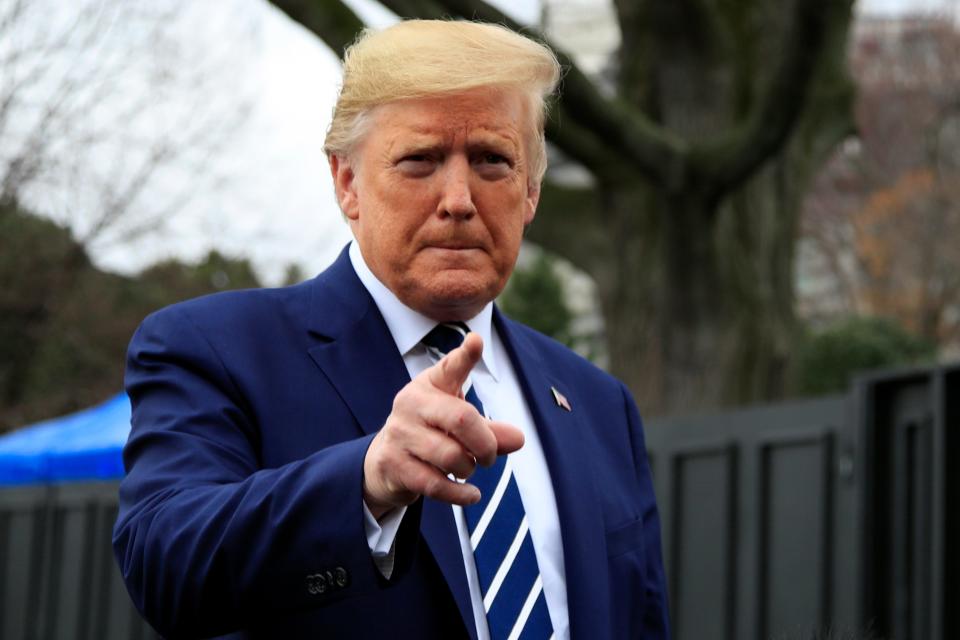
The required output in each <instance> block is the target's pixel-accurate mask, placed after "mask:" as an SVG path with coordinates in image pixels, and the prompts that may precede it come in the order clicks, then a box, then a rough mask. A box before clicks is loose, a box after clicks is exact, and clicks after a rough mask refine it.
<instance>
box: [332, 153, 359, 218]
mask: <svg viewBox="0 0 960 640" xmlns="http://www.w3.org/2000/svg"><path fill="white" fill-rule="evenodd" d="M329 160H330V174H331V175H332V176H333V188H334V190H335V191H336V194H337V202H338V203H339V204H340V210H341V211H343V215H345V216H346V217H347V219H348V220H351V221H355V220H357V219H358V218H359V217H360V204H359V201H358V199H357V182H356V177H357V176H356V173H355V172H354V170H353V167H352V166H351V164H350V161H349V160H348V159H346V158H341V157H340V156H337V155H331V156H330V158H329Z"/></svg>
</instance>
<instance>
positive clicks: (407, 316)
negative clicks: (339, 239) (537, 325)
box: [349, 242, 499, 380]
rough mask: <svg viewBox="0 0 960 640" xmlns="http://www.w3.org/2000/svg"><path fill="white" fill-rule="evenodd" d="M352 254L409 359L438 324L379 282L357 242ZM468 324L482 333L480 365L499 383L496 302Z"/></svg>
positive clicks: (490, 304) (404, 354) (392, 331)
mask: <svg viewBox="0 0 960 640" xmlns="http://www.w3.org/2000/svg"><path fill="white" fill-rule="evenodd" d="M349 255H350V263H351V264H352V265H353V270H354V271H356V272H357V277H359V278H360V282H362V283H363V286H364V287H365V288H366V289H367V291H368V292H369V293H370V296H371V297H372V298H373V301H374V302H375V303H376V305H377V308H378V309H380V314H381V315H382V316H383V319H384V320H385V321H386V323H387V328H388V329H389V330H390V335H391V336H393V341H394V342H395V343H396V345H397V350H398V351H399V352H400V355H401V356H406V355H407V354H408V353H409V352H410V351H411V350H413V349H415V348H417V347H418V346H419V345H420V341H421V340H422V339H423V337H424V336H425V335H427V334H428V333H430V331H431V330H432V329H433V328H434V327H435V326H437V321H436V320H432V319H430V318H428V317H427V316H425V315H423V314H422V313H420V312H418V311H415V310H413V309H411V308H410V307H408V306H407V305H405V304H403V303H402V302H401V301H400V299H399V298H397V296H396V295H395V294H394V293H393V291H391V290H390V289H388V288H387V286H386V285H384V284H383V283H382V282H380V280H379V279H378V278H377V277H376V276H375V275H373V272H372V271H370V267H368V266H367V263H366V261H365V260H364V259H363V254H362V253H360V246H359V245H358V244H357V243H356V242H351V243H350V250H349ZM465 322H466V324H467V326H468V327H469V328H470V331H473V332H475V333H477V334H479V335H480V337H481V338H482V339H483V356H482V357H481V360H480V362H481V364H482V365H483V366H484V367H486V369H487V371H488V372H489V373H490V375H491V376H492V377H493V379H494V380H499V376H498V374H497V363H496V358H495V357H494V354H493V303H492V302H488V303H487V304H486V305H485V306H484V307H483V309H482V310H481V311H480V313H478V314H477V315H475V316H474V317H472V318H470V319H468V320H466V321H465Z"/></svg>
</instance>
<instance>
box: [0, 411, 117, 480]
mask: <svg viewBox="0 0 960 640" xmlns="http://www.w3.org/2000/svg"><path fill="white" fill-rule="evenodd" d="M129 434H130V401H129V400H128V399H127V395H126V394H125V393H120V394H117V395H116V396H114V397H113V398H111V399H109V400H107V401H106V402H104V403H103V404H100V405H97V406H95V407H91V408H89V409H84V410H83V411H80V412H78V413H74V414H71V415H68V416H63V417H62V418H54V419H52V420H46V421H44V422H39V423H37V424H35V425H31V426H29V427H24V428H22V429H19V430H18V431H15V432H13V433H11V434H9V435H6V436H3V437H0V485H23V484H45V483H51V482H80V481H90V480H113V479H116V478H120V477H122V476H123V463H122V461H121V459H120V450H121V449H122V448H123V445H124V443H125V442H126V441H127V436H128V435H129Z"/></svg>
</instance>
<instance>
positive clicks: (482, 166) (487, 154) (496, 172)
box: [473, 151, 513, 180]
mask: <svg viewBox="0 0 960 640" xmlns="http://www.w3.org/2000/svg"><path fill="white" fill-rule="evenodd" d="M473 165H474V167H475V168H476V169H475V170H476V171H477V173H478V174H479V175H481V176H483V177H484V178H486V179H488V180H498V179H500V178H504V177H506V176H508V175H510V172H511V171H512V170H513V160H512V159H511V158H510V157H509V156H506V155H504V154H502V153H497V152H496V151H483V152H481V153H478V154H477V155H476V156H475V157H474V159H473Z"/></svg>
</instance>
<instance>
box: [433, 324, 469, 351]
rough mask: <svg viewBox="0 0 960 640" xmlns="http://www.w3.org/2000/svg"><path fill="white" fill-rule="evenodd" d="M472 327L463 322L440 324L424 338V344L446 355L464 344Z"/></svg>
mask: <svg viewBox="0 0 960 640" xmlns="http://www.w3.org/2000/svg"><path fill="white" fill-rule="evenodd" d="M468 333H470V329H469V328H468V327H467V325H466V324H464V323H462V322H447V323H443V324H438V325H437V326H435V327H434V328H433V329H432V330H431V331H430V333H428V334H427V335H426V336H425V337H424V338H423V344H425V345H427V347H430V348H431V349H435V350H436V351H439V352H440V354H441V355H446V354H448V353H450V352H451V351H453V350H454V349H456V348H457V347H459V346H460V345H461V344H463V340H464V338H466V337H467V334H468Z"/></svg>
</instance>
